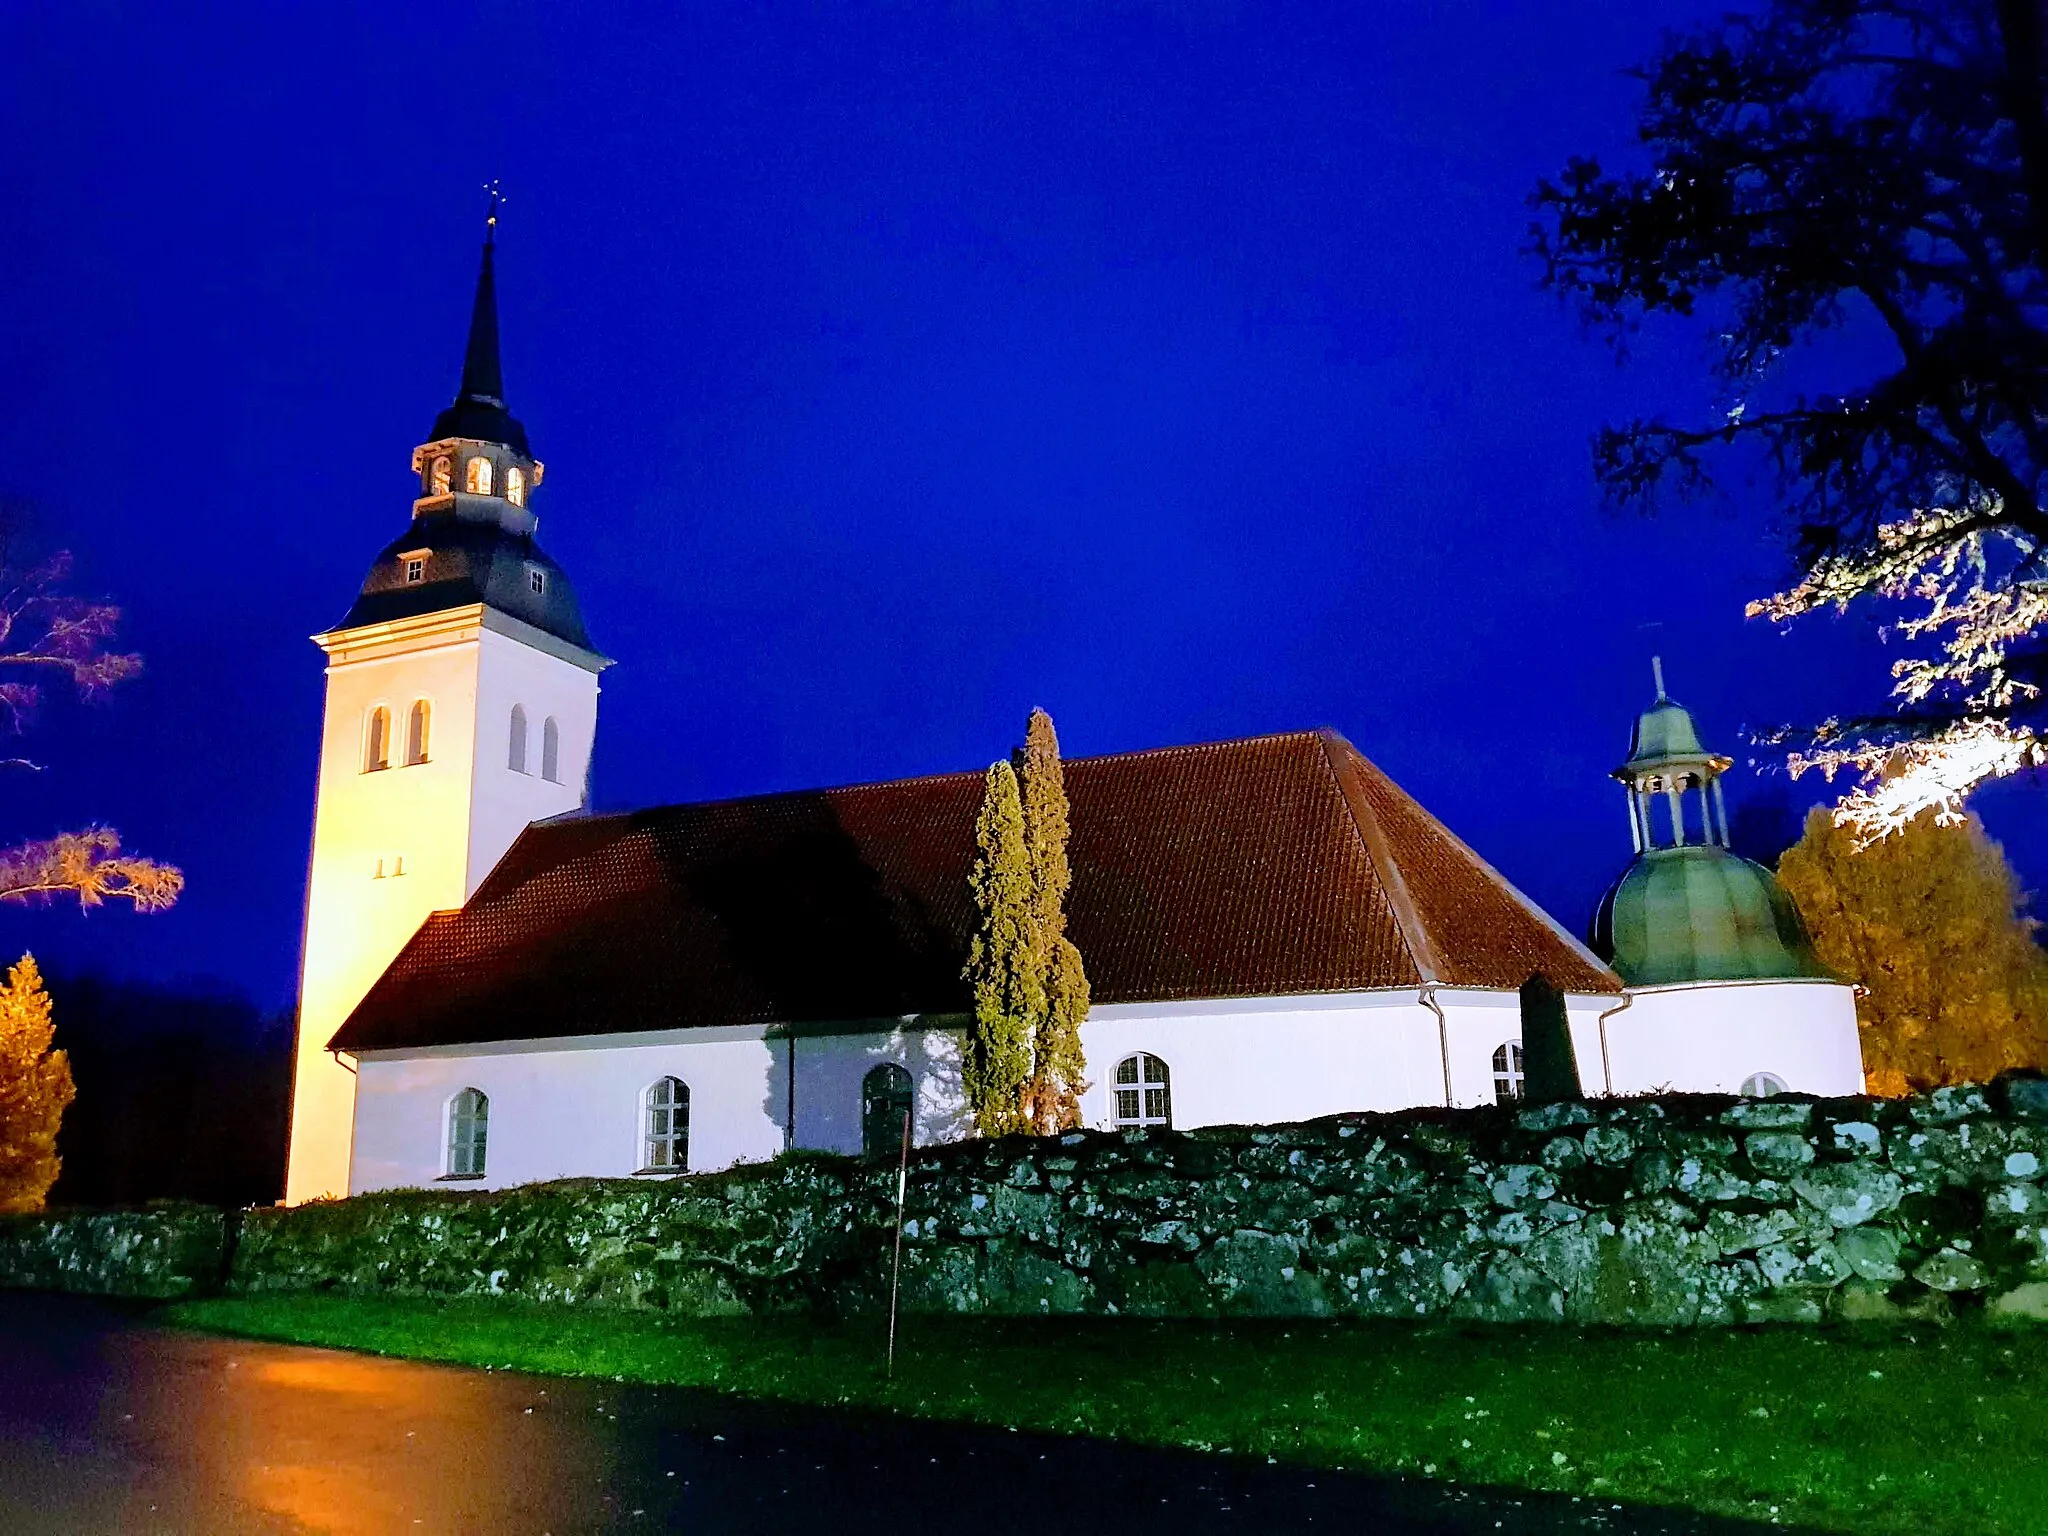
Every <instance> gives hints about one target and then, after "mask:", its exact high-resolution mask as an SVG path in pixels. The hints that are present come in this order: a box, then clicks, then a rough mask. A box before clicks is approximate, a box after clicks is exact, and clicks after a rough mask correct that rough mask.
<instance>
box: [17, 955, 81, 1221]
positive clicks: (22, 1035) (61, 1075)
mask: <svg viewBox="0 0 2048 1536" xmlns="http://www.w3.org/2000/svg"><path fill="white" fill-rule="evenodd" d="M54 1035H55V1031H54V1029H53V1028H52V1026H51V1023H50V995H49V994H48V993H47V992H45V991H44V990H43V976H42V972H40V971H39V970H37V969H36V963H35V961H34V960H32V959H30V958H29V957H28V956H27V955H23V956H22V957H21V963H20V964H19V965H17V966H15V967H14V969H13V970H12V971H10V972H9V973H8V976H7V985H6V986H4V987H0V1215H11V1214H14V1213H17V1212H21V1211H39V1210H41V1209H42V1208H43V1197H44V1196H45V1195H47V1194H48V1193H49V1192H50V1186H51V1185H52V1184H54V1183H56V1182H57V1167H58V1160H57V1126H58V1123H59V1122H60V1121H62V1120H63V1118H64V1111H65V1109H66V1108H67V1107H68V1106H69V1105H70V1103H71V1100H72V1098H73V1097H74V1096H75V1090H74V1089H73V1088H72V1086H71V1063H70V1062H69V1061H68V1060H66V1059H65V1055H64V1053H63V1052H62V1051H54V1050H52V1049H50V1046H51V1042H52V1040H53V1039H54Z"/></svg>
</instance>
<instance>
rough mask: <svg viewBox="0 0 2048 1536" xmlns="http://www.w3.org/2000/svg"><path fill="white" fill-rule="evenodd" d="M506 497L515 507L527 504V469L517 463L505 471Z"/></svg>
mask: <svg viewBox="0 0 2048 1536" xmlns="http://www.w3.org/2000/svg"><path fill="white" fill-rule="evenodd" d="M505 499H506V500H507V501H509V502H511V503H512V505H513V506H515V507H523V506H525V505H526V471H525V470H523V469H521V468H520V467H519V466H518V465H517V464H514V465H511V466H510V467H508V468H507V469H506V471H505Z"/></svg>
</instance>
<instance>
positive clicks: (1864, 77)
mask: <svg viewBox="0 0 2048 1536" xmlns="http://www.w3.org/2000/svg"><path fill="white" fill-rule="evenodd" d="M2043 31H2044V27H2043V12H2042V6H2041V0H1758V4H1757V5H1756V7H1755V8H1754V9H1753V10H1752V11H1751V12H1750V13H1749V14H1744V15H1732V16H1728V17H1726V18H1724V19H1723V20H1721V21H1720V22H1719V23H1717V24H1714V25H1712V26H1709V27H1707V28H1706V29H1704V30H1702V31H1699V32H1697V33H1694V34H1692V35H1690V36H1686V37H1682V38H1679V39H1676V40H1674V41H1673V42H1671V43H1670V44H1668V45H1667V46H1666V48H1665V50H1664V52H1663V53H1662V55H1661V56H1660V57H1658V58H1657V59H1656V60H1655V61H1654V62H1652V63H1651V64H1650V65H1649V66H1648V67H1647V68H1646V69H1645V70H1643V71H1642V77H1643V79H1644V81H1645V83H1646V85H1647V87H1648V94H1647V100H1646V103H1645V105H1644V108H1643V112H1642V116H1641V120H1640V122H1639V125H1638V131H1639V137H1640V138H1641V140H1642V142H1643V144H1644V145H1645V146H1646V147H1647V149H1648V151H1649V157H1650V162H1651V163H1650V165H1649V166H1648V168H1647V169H1644V170H1641V171H1630V172H1624V173H1612V172H1609V171H1607V170H1604V169H1603V168H1602V167H1601V166H1600V165H1599V164H1597V163H1596V162H1594V161H1591V160H1574V161H1573V162H1571V164H1570V165H1569V166H1568V167H1567V168H1566V170H1565V172H1564V174H1563V175H1562V177H1560V178H1559V179H1558V180H1557V181H1555V182H1547V181H1546V182H1545V183H1543V184H1542V185H1541V186H1540V187H1539V188H1538V190H1537V192H1536V194H1535V196H1534V198H1533V202H1534V204H1535V206H1536V208H1537V210H1538V214H1539V218H1538V223H1537V226H1536V228H1535V231H1534V235H1533V245H1534V249H1535V251H1536V253H1537V254H1538V255H1540V256H1541V257H1542V258H1543V260H1544V262H1545V264H1546V274H1547V280H1548V282H1549V284H1550V286H1551V287H1553V288H1554V289H1556V290H1557V291H1558V292H1560V293H1562V294H1565V295H1569V296H1572V297H1574V298H1576V299H1578V300H1579V301H1580V302H1581V303H1582V304H1583V306H1584V310H1585V313H1586V315H1587V317H1588V319H1589V320H1591V321H1593V322H1595V323H1597V324H1600V325H1603V326H1606V327H1609V328H1611V331H1612V333H1613V334H1614V336H1615V337H1616V339H1617V340H1619V339H1620V338H1621V337H1622V336H1624V335H1625V334H1626V332H1627V330H1628V329H1629V328H1630V327H1631V326H1633V325H1634V324H1636V323H1637V322H1639V321H1640V320H1641V318H1642V317H1644V316H1646V315H1650V314H1656V313H1659V312H1662V313H1668V314H1672V315H1677V316H1697V317H1698V318H1699V319H1701V320H1702V321H1703V322H1704V323H1705V325H1706V327H1707V329H1708V330H1709V332H1710V333H1711V334H1712V336H1713V337H1714V344H1715V363H1714V372H1715V375H1716V377H1717V379H1718V381H1719V384H1720V386H1721V388H1722V390H1723V399H1722V402H1721V404H1720V407H1719V408H1718V410H1717V412H1716V414H1715V416H1714V418H1713V419H1711V420H1706V421H1695V422H1692V423H1687V424H1674V423H1672V422H1669V421H1665V420H1661V419H1656V420H1639V421H1635V422H1631V423H1628V424H1627V425H1624V426H1614V427H1609V428H1607V429H1605V430H1603V431H1602V432H1601V433H1600V434H1599V436H1598V437H1597V439H1596V441H1595V460H1596V465H1597V468H1598V472H1599V475H1600V478H1601V480H1602V482H1603V483H1604V485H1605V487H1606V488H1607V490H1608V491H1609V493H1610V494H1611V495H1612V496H1613V497H1615V498H1616V499H1617V500H1619V501H1620V502H1622V503H1625V504H1626V503H1635V504H1641V505H1649V504H1653V503H1654V502H1655V501H1656V500H1657V499H1658V497H1659V496H1660V495H1661V494H1664V493H1667V492H1675V493H1677V494H1680V495H1685V494H1689V493H1693V492H1697V491H1699V490H1701V489H1703V488H1704V487H1705V486H1707V485H1708V484H1709V481H1710V473H1709V463H1710V460H1712V459H1715V458H1717V457H1718V458H1723V459H1725V458H1726V457H1727V456H1728V455H1729V454H1730V453H1731V452H1733V453H1735V455H1736V460H1737V463H1738V464H1740V463H1743V462H1748V463H1755V462H1756V461H1757V458H1758V457H1760V458H1761V460H1762V461H1763V462H1764V463H1765V464H1767V465H1768V467H1769V470H1770V471H1771V472H1772V474H1773V476H1774V478H1775V480H1776V483H1777V486H1778V489H1779V492H1780V494H1781V496H1782V498H1783V505H1784V512H1785V520H1786V522H1787V524H1788V525H1789V526H1788V529H1787V531H1788V534H1789V536H1790V544H1791V549H1792V553H1793V557H1794V560H1795V563H1796V570H1797V579H1796V580H1794V581H1793V582H1792V584H1791V585H1790V586H1789V587H1788V588H1787V589H1786V590H1785V591H1783V592H1780V593H1778V594H1776V595H1775V596H1772V597H1768V598H1764V599H1761V600H1760V601H1758V602H1756V603H1754V604H1752V605H1751V609H1750V611H1751V613H1752V614H1753V615H1762V616H1766V617H1768V618H1770V619H1773V620H1778V621H1784V620H1790V619H1793V618H1796V617H1799V616H1801V615H1803V614H1808V613H1813V612H1816V611H1819V610H1823V609H1836V610H1839V609H1841V608H1844V607H1846V606H1847V605H1848V604H1850V603H1851V602H1854V601H1857V600H1858V599H1864V598H1872V599H1878V600H1883V601H1888V602H1891V603H1894V604H1897V605H1900V606H1901V607H1902V608H1903V610H1904V617H1903V618H1902V619H1901V620H1900V621H1899V622H1898V623H1897V624H1896V626H1895V627H1894V629H1893V630H1892V634H1893V636H1894V637H1895V638H1896V639H1898V640H1900V641H1902V642H1904V645H1905V647H1906V648H1907V649H1909V650H1910V651H1911V652H1912V654H1909V655H1906V656H1904V657H1902V658H1901V659H1900V660H1899V661H1898V662H1897V663H1896V665H1895V667H1894V692H1895V696H1896V699H1897V709H1896V711H1895V713H1894V714H1892V715H1888V716H1884V717H1881V718H1878V719H1843V720H1832V721H1828V722H1826V723H1824V724H1823V725H1822V726H1820V727H1819V728H1817V729H1816V730H1814V731H1813V732H1811V733H1802V734H1810V736H1811V741H1810V742H1809V743H1808V750H1806V751H1804V752H1801V753H1798V754H1795V755H1794V757H1793V759H1792V764H1791V766H1792V767H1793V768H1794V770H1795V771H1803V770H1805V769H1808V768H1818V769H1820V770H1822V771H1824V772H1826V773H1827V774H1829V776H1830V777H1832V776H1833V775H1834V774H1835V773H1836V772H1839V771H1841V770H1844V769H1848V770H1851V771H1853V772H1855V773H1858V774H1860V775H1861V779H1862V782H1861V784H1860V785H1859V786H1858V788H1857V789H1856V790H1855V792H1854V793H1852V794H1850V795H1849V797H1848V798H1847V799H1846V800H1845V801H1844V802H1843V804H1842V806H1841V807H1840V808H1839V809H1838V811H1837V813H1836V814H1837V815H1838V816H1839V817H1840V818H1841V819H1842V820H1843V822H1844V823H1845V824H1848V825H1851V826H1854V827H1855V828H1856V829H1857V830H1858V832H1859V835H1861V836H1863V837H1865V838H1869V837H1873V836H1884V835H1887V834H1889V833H1893V832H1898V831H1900V830H1902V829H1903V828H1905V827H1906V826H1908V825H1910V824H1912V823H1914V822H1915V820H1916V818H1917V817H1918V815H1919V813H1920V812H1921V811H1922V810H1923V809H1929V808H1932V809H1934V811H1935V813H1936V814H1937V816H1938V817H1939V818H1941V819H1944V820H1949V821H1953V820H1955V819H1957V818H1958V817H1959V816H1960V814H1961V813H1960V810H1959V808H1958V800H1959V796H1960V794H1961V793H1962V792H1963V791H1965V790H1967V789H1968V788H1969V786H1970V785H1972V784H1974V783H1976V782H1979V781H1980V780H1982V779H1984V778H1986V777H1990V776H1994V775H1998V774H2003V773H2011V772H2014V771H2016V770H2018V769H2021V768H2025V767H2028V766H2030V765H2037V764H2039V763H2041V762H2043V761H2044V758H2048V735H2044V734H2043V733H2044V732H2048V707H2044V700H2043V697H2042V686H2043V684H2044V681H2048V506H2044V494H2048V53H2044V41H2043ZM1845 327H1847V328H1855V327H1862V328H1872V329H1875V330H1876V331H1878V332H1879V333H1881V334H1882V335H1883V336H1884V337H1885V338H1887V339H1888V345H1887V351H1888V354H1889V355H1888V359H1887V361H1886V362H1885V364H1884V365H1883V366H1882V367H1881V368H1880V369H1879V370H1878V371H1877V372H1876V374H1875V376H1873V377H1868V378H1865V379H1862V380H1860V381H1858V382H1856V383H1855V384H1854V385H1853V387H1850V388H1847V389H1845V390H1842V391H1840V392H1838V393H1837V392H1828V393H1805V392H1802V391H1801V390H1799V389H1797V388H1795V387H1794V386H1793V385H1792V383H1791V382H1790V381H1788V379H1787V377H1786V376H1787V374H1788V372H1790V371H1791V370H1792V369H1793V368H1794V367H1796V366H1799V365H1800V364H1801V363H1802V361H1803V359H1804V358H1805V357H1807V356H1808V355H1810V354H1814V353H1816V352H1818V351H1819V349H1820V347H1821V346H1822V345H1824V341H1825V333H1827V332H1829V331H1832V330H1836V329H1840V328H1845ZM1745 446H1746V447H1747V448H1748V449H1750V450H1752V452H1751V453H1750V454H1743V453H1742V452H1741V450H1742V449H1743V448H1744V447H1745ZM1781 739H1783V740H1790V739H1791V736H1790V733H1787V735H1786V736H1785V737H1783V738H1781Z"/></svg>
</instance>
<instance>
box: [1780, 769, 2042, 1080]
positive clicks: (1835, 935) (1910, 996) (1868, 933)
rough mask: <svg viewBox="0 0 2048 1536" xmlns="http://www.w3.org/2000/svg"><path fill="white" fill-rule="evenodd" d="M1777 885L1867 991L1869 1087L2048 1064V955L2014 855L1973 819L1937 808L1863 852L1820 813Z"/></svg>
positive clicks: (1838, 968)
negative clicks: (2011, 859)
mask: <svg viewBox="0 0 2048 1536" xmlns="http://www.w3.org/2000/svg"><path fill="white" fill-rule="evenodd" d="M1778 878H1779V880H1780V881H1781V882H1782V883H1783V885H1784V887H1785V889H1786V890H1787V891H1788V892H1790V893H1791V896H1792V899H1793V900H1794V901H1795V902H1796V903H1797V904H1798V906H1799V911H1800V915H1801V916H1802V917H1804V918H1805V919H1806V926H1807V928H1808V929H1809V930H1810V931H1811V933H1812V935H1813V943H1814V949H1815V951H1816V952H1817V953H1818V954H1819V956H1820V958H1821V961H1822V963H1824V964H1825V965H1826V966H1827V967H1828V968H1829V969H1830V970H1832V971H1834V972H1835V973H1836V974H1837V975H1839V976H1841V977H1843V978H1845V979H1846V980H1849V981H1853V982H1856V983H1858V984H1859V985H1860V986H1861V987H1862V988H1863V989H1864V991H1863V993H1862V995H1861V996H1860V997H1859V998H1858V999H1857V1004H1856V1011H1857V1018H1858V1021H1859V1023H1860V1024H1861V1026H1862V1037H1863V1062H1864V1070H1865V1072H1866V1074H1867V1076H1868V1079H1869V1083H1870V1087H1871V1090H1872V1091H1873V1092H1875V1093H1883V1094H1900V1093H1907V1092H1910V1091H1912V1090H1914V1089H1920V1088H1929V1087H1933V1086H1935V1085H1937V1084H1941V1083H1956V1082H1982V1081H1984V1080H1985V1079H1987V1078H1990V1077H1995V1076H1996V1075H1997V1074H1998V1073H2000V1072H2002V1071H2004V1070H2006V1069H2007V1068H2009V1067H2033V1066H2048V954H2044V953H2043V952H2042V950H2041V948H2040V946H2039V945H2037V944H2036V943H2035V942H2034V939H2033V932H2032V930H2033V926H2034V925H2033V924H2032V923H2031V922H2030V921H2029V920H2028V919H2027V918H2025V917H2024V916H2023V915H2022V914H2021V901H2022V897H2021V895H2020V892H2019V888H2018V883H2017V881H2016V880H2015V879H2014V877H2013V872H2012V868H2011V866H2010V865H2008V864H2007V863H2006V862H2005V853H2004V850H2002V849H2001V848H2000V847H1999V846H1998V844H1996V843H1995V842H1993V841H1992V840H1991V839H1990V838H1989V837H1988V836H1986V835H1985V832H1984V828H1983V826H1982V824H1981V823H1980V822H1978V821H1977V819H1976V818H1975V817H1974V816H1972V817H1968V818H1965V819H1963V820H1960V821H1953V822H1951V823H1950V824H1949V825H1946V826H1944V825H1942V824H1941V822H1940V820H1939V819H1938V817H1937V815H1936V813H1935V811H1933V810H1931V809H1930V810H1926V811H1922V812H1921V813H1920V814H1919V815H1918V816H1916V817H1915V818H1913V819H1912V820H1911V821H1910V822H1908V823H1907V824H1906V825H1905V827H1904V828H1903V829H1901V830H1900V831H1897V832H1894V833H1893V834H1892V835H1891V836H1889V837H1886V838H1883V839H1881V840H1878V841H1874V842H1867V843H1866V842H1864V841H1863V840H1862V838H1861V836H1860V834H1859V832H1858V831H1857V830H1856V829H1855V828H1854V827H1853V826H1838V825H1836V822H1835V819H1834V817H1833V816H1832V815H1831V814H1830V813H1829V812H1828V811H1826V810H1825V809H1816V810H1814V811H1813V812H1811V813H1810V814H1809V815H1808V816H1807V819H1806V833H1805V836H1803V837H1802V838H1801V839H1800V840H1799V842H1798V843H1797V844H1795V845H1794V846H1793V847H1792V848H1790V849H1788V850H1787V851H1786V853H1785V855H1784V857H1783V858H1782V859H1781V860H1780V861H1779V865H1778Z"/></svg>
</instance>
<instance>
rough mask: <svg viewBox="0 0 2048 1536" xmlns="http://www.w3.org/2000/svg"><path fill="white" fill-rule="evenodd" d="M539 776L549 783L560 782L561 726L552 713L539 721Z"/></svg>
mask: <svg viewBox="0 0 2048 1536" xmlns="http://www.w3.org/2000/svg"><path fill="white" fill-rule="evenodd" d="M540 776H541V777H542V778H543V779H545V780H546V781H547V782H548V783H550V784H559V783H561V782H562V728H561V727H560V726H559V725H557V724H555V717H554V716H553V715H549V716H547V717H546V718H545V719H543V720H542V721H541V723H540Z"/></svg>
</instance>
